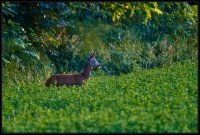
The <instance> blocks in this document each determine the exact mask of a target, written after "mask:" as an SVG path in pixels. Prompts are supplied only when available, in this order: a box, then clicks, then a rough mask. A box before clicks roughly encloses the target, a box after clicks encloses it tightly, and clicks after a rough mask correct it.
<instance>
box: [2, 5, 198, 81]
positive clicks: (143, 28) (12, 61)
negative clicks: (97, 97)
mask: <svg viewBox="0 0 200 135" xmlns="http://www.w3.org/2000/svg"><path fill="white" fill-rule="evenodd" d="M197 19H198V17H197V5H192V6H191V5H189V4H188V3H187V2H3V3H2V30H3V32H2V49H3V51H2V61H3V73H4V74H3V81H4V82H6V81H8V82H9V83H11V82H14V83H28V82H30V81H33V80H38V81H43V80H44V79H45V78H46V77H48V76H49V75H50V74H52V73H62V72H75V71H81V70H82V69H83V67H84V66H85V64H84V63H85V58H86V55H87V54H88V53H89V52H90V51H96V52H97V59H98V60H99V61H100V62H101V63H102V65H103V66H102V70H101V71H99V72H98V75H102V74H107V75H120V74H122V73H130V72H131V71H133V70H135V69H136V68H144V69H146V68H147V69H149V68H155V67H165V66H169V65H171V64H172V63H175V62H181V61H184V60H186V59H190V60H196V59H197V32H198V31H197V30H198V28H197V22H198V21H197Z"/></svg>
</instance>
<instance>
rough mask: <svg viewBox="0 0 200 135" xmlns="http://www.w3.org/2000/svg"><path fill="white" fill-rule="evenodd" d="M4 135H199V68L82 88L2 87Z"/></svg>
mask: <svg viewBox="0 0 200 135" xmlns="http://www.w3.org/2000/svg"><path fill="white" fill-rule="evenodd" d="M2 90H3V91H2V92H3V93H2V95H3V107H2V109H3V113H2V114H3V117H2V119H3V122H2V127H3V132H104V133H105V132H118V133H120V132H134V133H141V132H159V133H172V132H173V133H177V132H178V133H191V132H192V133H197V126H198V124H197V123H198V121H197V116H198V115H197V114H198V108H197V107H198V94H197V93H198V90H197V63H193V62H192V63H191V62H185V63H184V64H177V65H174V66H172V67H170V68H161V69H152V70H143V71H141V70H137V71H136V72H134V73H130V74H127V75H121V76H112V77H108V76H101V77H95V78H91V79H90V80H89V81H88V82H87V83H86V84H85V85H83V86H82V87H59V88H57V87H51V88H46V87H45V86H44V85H42V84H38V83H32V84H30V85H18V86H15V87H13V86H3V89H2Z"/></svg>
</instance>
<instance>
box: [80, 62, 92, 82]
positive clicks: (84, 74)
mask: <svg viewBox="0 0 200 135" xmlns="http://www.w3.org/2000/svg"><path fill="white" fill-rule="evenodd" d="M92 69H93V68H92V66H89V65H86V67H85V69H84V71H83V72H82V77H83V78H84V79H88V78H89V77H90V72H91V71H92Z"/></svg>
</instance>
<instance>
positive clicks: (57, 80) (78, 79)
mask: <svg viewBox="0 0 200 135" xmlns="http://www.w3.org/2000/svg"><path fill="white" fill-rule="evenodd" d="M91 70H92V67H91V66H87V67H86V68H85V70H84V71H83V72H82V73H76V74H55V75H53V76H51V77H50V78H49V79H47V80H46V82H45V85H46V86H47V87H48V86H50V85H55V86H63V85H66V86H72V85H79V86H80V85H82V84H83V81H84V80H87V79H88V78H89V75H90V72H91Z"/></svg>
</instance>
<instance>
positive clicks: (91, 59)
mask: <svg viewBox="0 0 200 135" xmlns="http://www.w3.org/2000/svg"><path fill="white" fill-rule="evenodd" d="M95 54H96V53H95V52H94V53H90V54H89V56H88V59H87V64H88V65H89V66H91V67H94V68H98V67H100V66H101V64H100V63H99V62H98V61H97V60H96V58H95Z"/></svg>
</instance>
